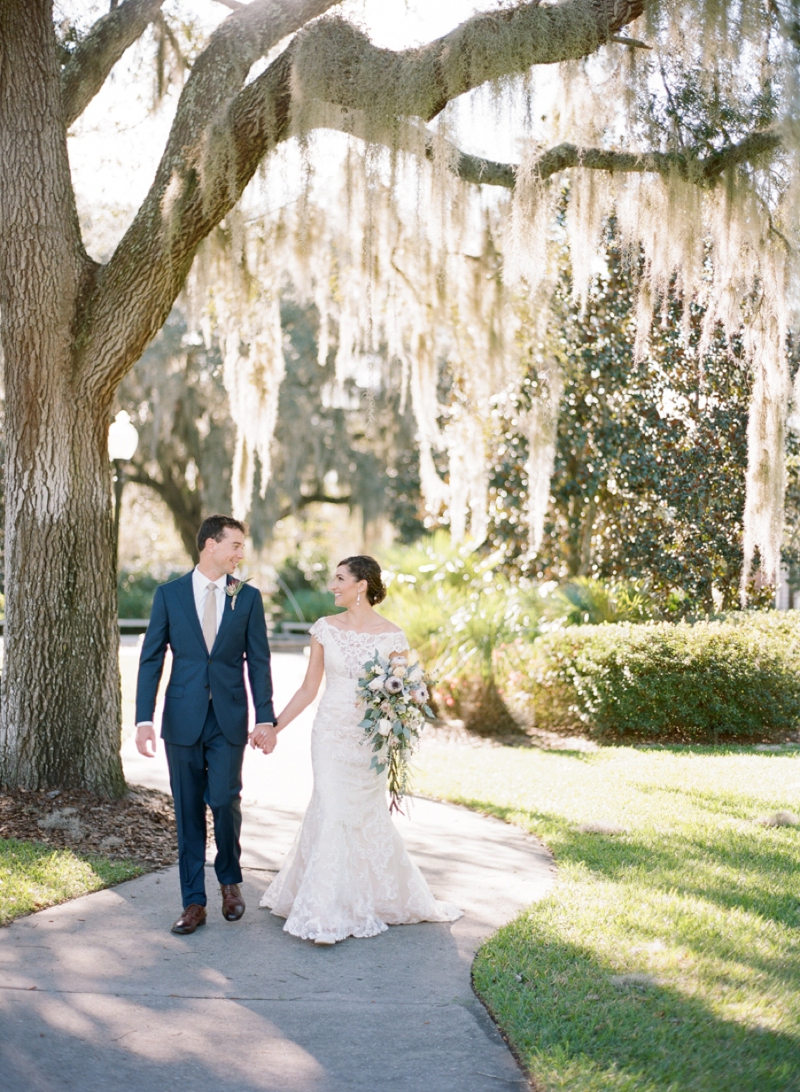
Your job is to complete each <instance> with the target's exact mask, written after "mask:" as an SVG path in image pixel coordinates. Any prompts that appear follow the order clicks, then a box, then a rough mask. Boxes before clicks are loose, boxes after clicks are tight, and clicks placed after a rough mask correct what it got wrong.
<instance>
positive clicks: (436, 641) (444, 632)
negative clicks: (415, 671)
mask: <svg viewBox="0 0 800 1092" xmlns="http://www.w3.org/2000/svg"><path fill="white" fill-rule="evenodd" d="M500 560H501V555H500V554H499V553H494V554H491V555H486V554H484V553H481V552H480V551H478V550H475V549H474V548H472V547H471V546H470V545H468V544H466V545H456V544H455V543H453V542H452V540H451V539H450V536H449V535H448V534H447V533H446V532H444V531H437V532H436V534H434V535H431V536H429V537H426V538H424V539H421V540H420V541H419V542H417V543H415V544H414V545H413V546H410V547H403V548H396V549H395V550H393V551H389V552H388V554H387V557H386V566H387V570H388V573H387V575H388V576H389V578H390V582H389V595H388V599H387V604H386V609H387V614H388V615H389V616H390V617H391V618H392V620H393V621H394V622H396V623H397V624H398V625H399V626H402V628H403V630H404V632H405V634H406V636H407V637H408V639H409V643H410V645H411V648H412V649H414V650H415V651H416V652H417V653H418V654H419V656H420V658H421V660H422V662H423V663H424V664H425V666H426V669H427V670H429V671H430V673H431V675H432V676H433V678H434V680H435V682H436V696H437V702H439V703H440V704H444V705H445V706H446V707H447V710H448V712H450V713H451V714H461V715H463V716H464V717H465V719H466V720H467V722H468V723H469V722H470V720H471V719H473V718H472V716H471V710H475V709H479V708H480V707H481V706H482V705H483V704H484V703H485V698H486V695H487V691H488V692H489V694H490V695H493V694H494V692H495V686H494V675H495V664H496V656H495V650H496V649H498V648H500V647H501V646H503V645H505V644H507V643H509V642H512V641H514V640H515V639H516V638H518V637H521V636H523V635H524V636H526V637H530V636H532V635H533V634H534V633H535V632H536V628H537V625H538V618H539V614H540V612H541V598H540V597H539V596H538V595H537V594H535V591H534V589H532V588H531V587H528V586H527V585H526V584H525V582H521V583H520V582H514V583H512V582H511V581H510V580H509V579H508V578H507V577H506V576H505V575H504V574H503V573H502V572H500V571H499V569H498V565H499V562H500ZM480 716H481V718H483V719H485V718H486V717H487V716H489V717H495V718H498V717H499V718H500V719H501V720H503V719H505V720H508V719H509V718H508V714H507V712H506V711H505V710H504V709H503V708H502V703H499V702H498V703H495V704H494V705H493V706H492V707H491V710H487V709H483V710H482V711H481V713H480ZM490 727H491V726H490Z"/></svg>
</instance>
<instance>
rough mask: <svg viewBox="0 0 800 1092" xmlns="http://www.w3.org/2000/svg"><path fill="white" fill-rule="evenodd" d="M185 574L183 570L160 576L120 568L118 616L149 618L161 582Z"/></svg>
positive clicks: (118, 578)
mask: <svg viewBox="0 0 800 1092" xmlns="http://www.w3.org/2000/svg"><path fill="white" fill-rule="evenodd" d="M179 576H183V572H182V571H176V572H171V573H169V574H168V575H167V576H166V577H163V578H159V577H156V576H154V575H153V574H152V573H149V572H129V571H128V570H127V569H122V570H120V573H119V575H118V577H117V616H118V617H119V618H149V617H150V611H151V610H152V607H153V596H154V595H155V594H156V588H157V587H158V585H159V584H163V583H165V581H167V580H175V579H176V578H177V577H179Z"/></svg>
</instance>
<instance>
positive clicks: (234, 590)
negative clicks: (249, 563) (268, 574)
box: [225, 576, 252, 610]
mask: <svg viewBox="0 0 800 1092" xmlns="http://www.w3.org/2000/svg"><path fill="white" fill-rule="evenodd" d="M251 579H252V577H249V576H246V577H245V578H244V580H236V579H235V578H233V579H232V580H230V581H229V582H228V583H227V584H226V585H225V594H226V595H229V596H230V597H231V610H236V596H237V595H238V594H239V592H240V591H241V590H242V588H243V587H244V586H245V584H246V583H247V581H248V580H251Z"/></svg>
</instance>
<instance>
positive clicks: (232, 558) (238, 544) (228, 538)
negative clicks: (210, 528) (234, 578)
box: [203, 527, 244, 573]
mask: <svg viewBox="0 0 800 1092" xmlns="http://www.w3.org/2000/svg"><path fill="white" fill-rule="evenodd" d="M203 553H204V554H206V555H207V557H208V560H209V561H210V562H211V563H212V564H213V565H214V567H215V568H217V569H219V571H220V573H233V571H234V569H235V568H236V566H237V565H240V564H241V562H242V559H243V558H244V535H243V534H242V532H241V531H237V530H236V529H235V528H232V527H226V528H225V529H224V531H223V533H222V538H221V539H220V540H219V542H215V541H214V539H213V538H209V539H206V544H205V547H204V549H203Z"/></svg>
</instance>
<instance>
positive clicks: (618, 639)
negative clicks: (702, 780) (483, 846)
mask: <svg viewBox="0 0 800 1092" xmlns="http://www.w3.org/2000/svg"><path fill="white" fill-rule="evenodd" d="M793 615H794V612H780V613H779V612H765V613H755V612H753V613H741V614H737V615H730V616H728V617H727V618H724V619H722V620H719V621H710V622H696V623H694V624H690V623H679V624H677V625H675V624H671V623H664V622H662V623H647V624H643V625H641V624H640V625H634V624H625V623H622V624H617V625H601V626H569V627H566V628H564V629H560V630H557V631H553V632H550V633H547V634H544V635H543V636H541V637H538V638H537V639H536V640H534V641H533V642H532V644H527V645H520V644H517V645H515V646H514V647H512V648H509V647H507V648H506V649H505V650H504V651H505V653H506V655H505V656H501V657H498V662H499V663H502V662H503V661H505V664H506V666H505V668H504V669H501V679H500V682H501V691H502V693H503V696H504V698H505V700H506V702H507V704H508V705H509V707H510V708H511V710H512V712H514V713H515V714H517V715H518V716H519V717H520V719H522V720H523V721H527V722H528V723H533V724H535V725H536V726H537V727H540V728H547V729H554V730H564V729H568V730H572V731H575V730H578V731H582V732H589V733H592V734H596V735H598V736H603V737H605V738H615V737H616V738H629V739H630V738H636V739H654V738H658V737H667V738H670V739H673V740H674V739H679V740H684V741H687V742H689V741H692V742H713V741H717V740H731V739H738V738H743V737H760V738H764V737H765V735H767V734H769V732H770V731H773V732H774V731H786V730H787V729H792V728H795V727H797V726H798V725H800V621H797V620H795V618H794V617H793Z"/></svg>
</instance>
